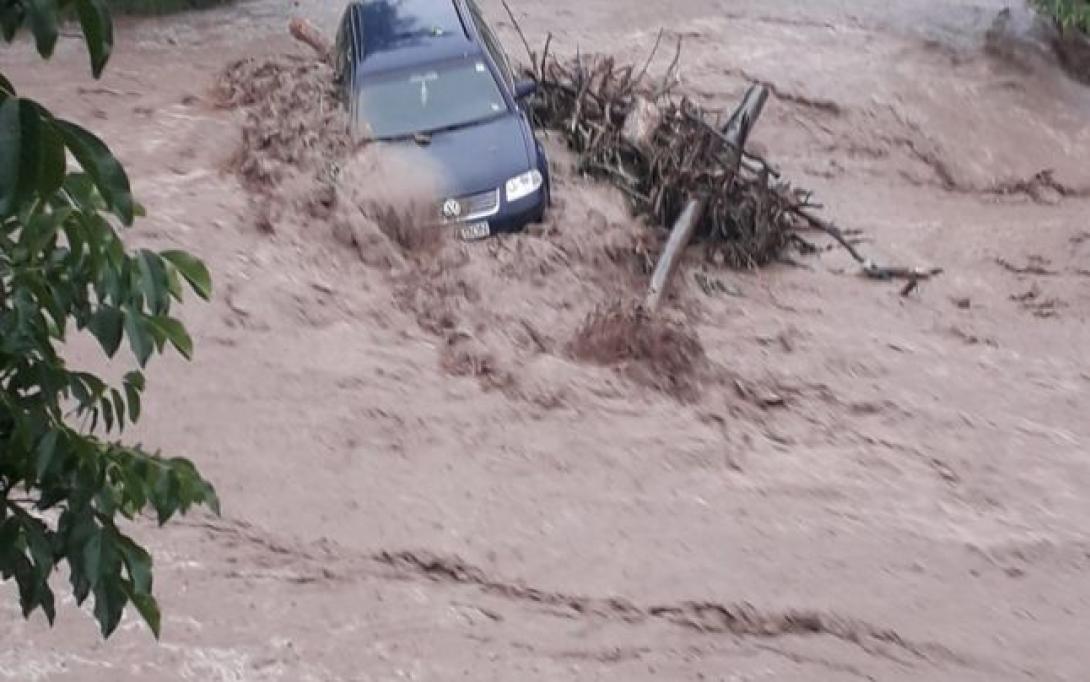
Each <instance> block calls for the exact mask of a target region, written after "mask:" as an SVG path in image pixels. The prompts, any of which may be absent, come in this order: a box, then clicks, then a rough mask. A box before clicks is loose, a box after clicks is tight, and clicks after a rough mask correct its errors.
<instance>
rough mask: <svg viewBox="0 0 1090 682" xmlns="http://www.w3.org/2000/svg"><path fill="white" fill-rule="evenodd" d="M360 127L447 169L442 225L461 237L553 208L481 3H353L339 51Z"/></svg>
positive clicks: (339, 67)
mask: <svg viewBox="0 0 1090 682" xmlns="http://www.w3.org/2000/svg"><path fill="white" fill-rule="evenodd" d="M334 55H335V64H334V66H335V69H336V73H337V79H338V82H339V83H340V84H341V87H342V88H343V91H344V96H345V99H346V102H347V103H348V109H349V112H350V117H351V120H352V123H353V125H354V126H355V128H356V129H357V130H361V131H363V134H364V135H366V136H367V137H369V138H371V139H377V140H385V141H395V142H401V143H404V144H415V145H419V146H420V147H422V148H424V149H425V150H427V152H428V154H429V155H430V156H431V157H432V158H434V159H435V160H436V161H437V162H438V164H439V166H440V167H441V168H442V169H443V170H444V172H445V173H444V174H445V176H446V185H445V187H444V192H446V196H445V197H443V198H442V200H441V201H440V202H439V206H438V207H437V209H436V213H437V215H436V219H437V221H438V222H442V223H448V224H454V225H456V226H457V231H458V234H459V235H460V236H461V237H462V238H464V239H479V238H482V237H487V236H488V235H490V234H495V233H497V232H513V231H517V230H521V229H522V228H523V227H525V226H526V224H527V223H530V222H536V221H540V220H541V219H542V218H543V217H544V214H545V209H546V208H547V207H548V205H549V196H550V188H549V162H548V159H547V158H546V156H545V152H544V150H543V149H542V147H541V143H540V142H539V141H538V140H537V138H536V137H535V136H534V129H533V125H532V123H531V120H530V117H529V115H528V113H527V110H526V106H525V101H526V99H527V98H529V97H530V96H532V95H533V94H534V90H535V83H534V82H533V81H532V80H531V81H520V80H516V78H515V73H514V71H513V70H512V69H511V65H510V63H509V61H508V59H507V56H506V55H505V53H504V51H503V48H502V46H501V45H500V43H499V41H498V40H497V39H496V36H495V34H494V33H493V32H492V30H491V29H490V28H489V26H488V24H487V23H485V21H484V17H483V16H482V14H481V11H480V8H479V7H477V4H476V3H475V2H474V0H356V1H355V2H353V3H352V4H350V5H349V6H348V7H347V9H346V10H345V12H344V16H343V18H342V19H341V24H340V29H339V30H338V32H337V42H336V47H335V51H334Z"/></svg>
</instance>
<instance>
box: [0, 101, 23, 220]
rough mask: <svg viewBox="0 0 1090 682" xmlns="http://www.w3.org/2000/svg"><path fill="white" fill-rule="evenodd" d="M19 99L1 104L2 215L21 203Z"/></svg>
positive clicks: (0, 170)
mask: <svg viewBox="0 0 1090 682" xmlns="http://www.w3.org/2000/svg"><path fill="white" fill-rule="evenodd" d="M19 109H20V107H19V100H17V99H15V98H10V99H6V100H4V102H3V103H2V104H0V215H10V214H11V213H13V212H14V209H15V207H16V206H18V205H19V169H20V165H21V151H20V150H21V149H22V123H21V121H20V116H19Z"/></svg>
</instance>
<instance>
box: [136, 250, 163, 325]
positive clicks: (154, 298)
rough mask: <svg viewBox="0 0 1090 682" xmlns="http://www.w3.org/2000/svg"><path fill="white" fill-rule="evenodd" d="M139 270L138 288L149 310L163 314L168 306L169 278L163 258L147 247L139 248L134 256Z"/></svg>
mask: <svg viewBox="0 0 1090 682" xmlns="http://www.w3.org/2000/svg"><path fill="white" fill-rule="evenodd" d="M136 262H137V266H138V268H139V270H140V288H141V290H142V291H143V292H144V298H145V299H146V300H147V302H148V307H149V308H150V309H151V312H152V313H154V314H156V315H164V314H166V312H167V310H168V309H169V308H170V279H169V277H168V275H167V271H166V268H165V267H163V260H162V259H161V258H160V257H159V256H158V255H157V254H155V253H153V252H151V251H148V250H147V249H141V250H140V252H139V254H137V257H136Z"/></svg>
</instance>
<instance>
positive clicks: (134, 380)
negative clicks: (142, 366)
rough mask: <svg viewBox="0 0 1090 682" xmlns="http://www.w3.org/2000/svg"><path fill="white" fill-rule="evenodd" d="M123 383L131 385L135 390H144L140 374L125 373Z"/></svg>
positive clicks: (142, 378) (142, 377) (142, 376)
mask: <svg viewBox="0 0 1090 682" xmlns="http://www.w3.org/2000/svg"><path fill="white" fill-rule="evenodd" d="M125 383H126V384H132V385H133V386H134V387H135V388H136V390H138V391H143V390H144V375H143V374H141V373H140V372H135V371H134V372H127V373H126V374H125Z"/></svg>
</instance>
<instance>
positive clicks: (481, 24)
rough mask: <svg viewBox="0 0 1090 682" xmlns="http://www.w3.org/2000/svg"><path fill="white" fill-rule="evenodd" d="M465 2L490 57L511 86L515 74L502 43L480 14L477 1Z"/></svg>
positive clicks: (513, 82)
mask: <svg viewBox="0 0 1090 682" xmlns="http://www.w3.org/2000/svg"><path fill="white" fill-rule="evenodd" d="M466 4H467V5H468V6H469V11H470V13H471V14H472V15H473V20H474V22H475V23H476V24H477V28H478V29H479V31H480V34H481V38H482V39H483V40H484V44H485V48H486V49H487V50H488V51H489V52H490V53H491V54H492V58H493V59H495V60H496V64H497V66H499V69H500V73H501V75H502V76H503V79H504V80H505V81H506V82H507V84H508V85H509V86H512V87H513V86H514V84H515V76H514V72H513V71H512V70H511V64H510V62H509V61H508V59H507V53H505V52H504V51H503V45H502V44H501V43H500V41H499V39H498V38H497V37H496V34H495V33H493V32H492V28H491V27H490V26H489V25H488V23H487V22H486V21H485V20H484V15H483V14H481V8H480V7H478V6H477V3H476V2H474V1H473V0H468V1H467V3H466Z"/></svg>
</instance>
